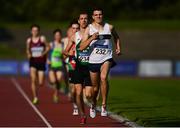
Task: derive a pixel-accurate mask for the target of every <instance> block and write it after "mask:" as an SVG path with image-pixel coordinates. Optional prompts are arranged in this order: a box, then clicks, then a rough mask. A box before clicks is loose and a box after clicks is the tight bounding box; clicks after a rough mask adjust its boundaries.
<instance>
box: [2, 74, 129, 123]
mask: <svg viewBox="0 0 180 128" xmlns="http://www.w3.org/2000/svg"><path fill="white" fill-rule="evenodd" d="M0 87H1V88H0V94H1V96H0V103H1V105H0V127H12V126H16V127H35V126H36V127H48V126H49V127H67V126H69V127H74V126H76V127H79V126H88V127H122V126H125V125H123V124H122V123H120V122H118V121H116V120H114V119H111V118H110V117H101V116H100V114H99V113H98V114H97V117H96V118H94V119H92V118H90V117H88V118H87V124H85V125H80V124H79V123H80V118H79V116H72V104H71V103H70V102H69V101H68V98H67V96H65V95H63V94H60V103H59V104H54V103H53V102H52V93H53V91H52V89H50V88H49V87H47V86H43V87H41V88H40V90H39V100H40V102H39V104H38V105H36V107H35V106H34V105H31V102H28V100H29V101H30V100H31V99H32V97H31V91H30V81H29V79H28V78H26V77H21V78H20V77H17V78H11V77H1V78H0ZM18 87H20V88H21V89H22V90H21V91H23V92H24V95H25V96H24V95H23V94H22V92H21V91H20V90H18V89H17V88H18ZM25 97H26V98H27V99H28V100H27V99H26V98H25ZM33 106H34V108H33ZM86 114H87V115H88V114H89V108H88V107H86Z"/></svg>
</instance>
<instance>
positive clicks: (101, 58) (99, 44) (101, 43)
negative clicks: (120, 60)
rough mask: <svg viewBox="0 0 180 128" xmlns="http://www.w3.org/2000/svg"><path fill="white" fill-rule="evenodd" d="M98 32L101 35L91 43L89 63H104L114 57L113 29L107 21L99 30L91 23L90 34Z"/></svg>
mask: <svg viewBox="0 0 180 128" xmlns="http://www.w3.org/2000/svg"><path fill="white" fill-rule="evenodd" d="M96 32H98V33H99V37H98V39H96V40H93V41H92V42H91V43H90V49H91V54H90V56H89V63H92V64H98V63H103V62H105V61H106V60H108V59H111V58H112V41H111V39H110V38H111V30H110V27H109V24H107V23H105V25H104V27H103V30H102V31H98V30H97V29H96V28H95V27H94V26H93V25H92V24H90V25H89V35H90V36H92V35H93V34H94V33H96Z"/></svg>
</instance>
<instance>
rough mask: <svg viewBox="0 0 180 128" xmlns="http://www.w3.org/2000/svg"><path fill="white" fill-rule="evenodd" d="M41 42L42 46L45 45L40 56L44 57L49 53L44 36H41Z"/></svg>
mask: <svg viewBox="0 0 180 128" xmlns="http://www.w3.org/2000/svg"><path fill="white" fill-rule="evenodd" d="M41 41H42V42H44V44H45V50H44V52H43V53H42V55H43V56H44V55H47V53H48V52H49V50H50V46H49V43H48V42H47V40H46V38H45V37H44V36H41Z"/></svg>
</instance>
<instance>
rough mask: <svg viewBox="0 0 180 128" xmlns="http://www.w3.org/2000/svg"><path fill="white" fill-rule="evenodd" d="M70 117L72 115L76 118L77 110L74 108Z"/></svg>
mask: <svg viewBox="0 0 180 128" xmlns="http://www.w3.org/2000/svg"><path fill="white" fill-rule="evenodd" d="M72 115H73V116H78V115H79V111H78V108H74V109H73V113H72Z"/></svg>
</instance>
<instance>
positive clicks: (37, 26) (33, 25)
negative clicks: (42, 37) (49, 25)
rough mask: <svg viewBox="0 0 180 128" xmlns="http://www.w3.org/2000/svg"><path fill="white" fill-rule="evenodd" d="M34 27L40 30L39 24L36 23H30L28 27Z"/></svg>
mask: <svg viewBox="0 0 180 128" xmlns="http://www.w3.org/2000/svg"><path fill="white" fill-rule="evenodd" d="M34 27H36V28H38V30H40V26H39V25H38V24H32V25H31V27H30V29H31V30H32V28H34Z"/></svg>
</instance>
